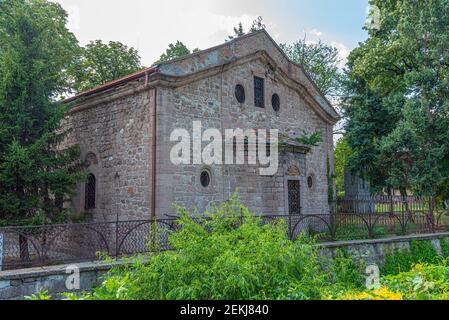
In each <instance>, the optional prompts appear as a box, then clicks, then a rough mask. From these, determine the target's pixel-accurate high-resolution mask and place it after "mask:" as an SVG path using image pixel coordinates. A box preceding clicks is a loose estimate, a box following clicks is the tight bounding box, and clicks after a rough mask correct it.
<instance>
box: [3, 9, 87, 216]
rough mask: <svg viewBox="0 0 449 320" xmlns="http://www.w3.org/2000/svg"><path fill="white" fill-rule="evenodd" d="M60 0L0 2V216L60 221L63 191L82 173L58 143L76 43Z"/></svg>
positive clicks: (74, 151) (74, 152) (74, 150)
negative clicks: (61, 101)
mask: <svg viewBox="0 0 449 320" xmlns="http://www.w3.org/2000/svg"><path fill="white" fill-rule="evenodd" d="M66 19H67V15H66V13H65V11H64V10H63V9H62V8H61V6H60V5H58V4H55V3H51V2H47V1H45V0H4V1H1V2H0V133H1V134H0V221H1V222H2V223H9V224H12V223H20V224H30V223H39V224H42V223H53V222H61V221H65V219H66V214H65V213H67V212H66V211H65V210H64V209H63V201H64V199H65V198H66V197H67V196H69V195H71V194H72V192H73V190H74V187H75V185H76V184H77V183H78V182H79V181H81V180H82V179H83V177H84V175H83V174H82V173H81V172H80V167H79V165H78V160H77V159H78V157H79V150H78V147H76V146H73V147H70V148H63V147H62V145H61V142H62V140H63V139H64V136H65V133H64V132H62V130H61V128H60V123H61V120H62V119H63V117H64V114H65V111H66V106H64V105H63V104H61V103H59V102H57V101H58V100H60V95H61V94H62V93H63V92H66V91H67V89H68V88H67V75H66V73H65V72H66V70H67V69H68V66H69V64H70V63H71V61H72V59H73V54H74V52H76V50H77V48H78V46H77V41H76V39H75V37H74V36H73V34H71V33H70V32H69V31H68V30H67V28H66V26H65V25H66Z"/></svg>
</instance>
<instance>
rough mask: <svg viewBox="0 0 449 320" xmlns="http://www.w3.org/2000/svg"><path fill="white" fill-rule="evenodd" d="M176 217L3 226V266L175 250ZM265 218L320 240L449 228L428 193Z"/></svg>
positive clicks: (448, 219) (292, 235) (0, 261)
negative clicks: (170, 238) (322, 211)
mask: <svg viewBox="0 0 449 320" xmlns="http://www.w3.org/2000/svg"><path fill="white" fill-rule="evenodd" d="M363 208H364V209H363ZM366 208H370V210H365V209H366ZM357 211H362V212H357ZM176 221H177V219H176V217H173V218H170V219H158V220H157V221H154V222H152V221H148V220H144V221H122V222H106V223H86V224H67V225H50V226H37V227H7V228H0V238H3V246H2V248H0V254H1V252H2V250H1V249H3V254H2V256H0V269H3V270H8V269H19V268H26V267H37V266H45V265H54V264H61V263H74V262H82V261H91V260H96V259H97V258H98V257H99V253H103V254H104V255H107V256H110V257H120V256H127V255H134V254H138V253H144V252H148V251H150V250H155V251H164V250H170V246H169V243H168V236H169V234H170V232H172V231H175V230H177V229H178V227H179V226H178V224H177V222H176ZM261 221H262V222H263V223H273V222H276V221H278V222H283V223H285V225H286V226H287V228H288V237H289V239H291V240H295V239H297V238H298V236H299V235H300V234H307V235H309V236H314V237H315V239H316V240H317V241H342V240H357V239H368V238H381V237H387V236H400V235H408V234H422V233H435V232H446V231H449V217H448V215H447V214H446V213H445V212H444V211H443V210H439V209H437V208H436V206H435V203H434V201H433V200H432V199H430V200H429V199H427V200H425V199H422V198H421V199H418V198H408V199H405V198H400V197H398V198H373V197H371V198H369V199H368V198H366V199H359V200H357V201H356V202H354V201H353V202H351V201H343V202H339V203H336V204H335V205H333V206H332V210H331V212H330V213H328V214H309V215H290V216H282V215H273V216H262V217H261Z"/></svg>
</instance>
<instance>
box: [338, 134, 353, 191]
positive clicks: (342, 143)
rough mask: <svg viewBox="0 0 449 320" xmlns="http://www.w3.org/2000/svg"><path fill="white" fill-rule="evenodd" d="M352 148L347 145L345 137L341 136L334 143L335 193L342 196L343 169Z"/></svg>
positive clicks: (343, 189)
mask: <svg viewBox="0 0 449 320" xmlns="http://www.w3.org/2000/svg"><path fill="white" fill-rule="evenodd" d="M352 153H353V151H352V149H351V148H350V147H349V145H348V142H347V141H346V139H345V138H341V139H339V140H338V141H337V143H336V145H335V151H334V154H335V185H336V188H337V195H338V196H339V197H343V196H344V193H345V185H344V181H345V170H346V167H347V166H348V164H349V160H350V159H351V156H352Z"/></svg>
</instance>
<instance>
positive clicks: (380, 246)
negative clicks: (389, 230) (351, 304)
mask: <svg viewBox="0 0 449 320" xmlns="http://www.w3.org/2000/svg"><path fill="white" fill-rule="evenodd" d="M440 240H443V241H446V243H448V244H449V233H438V234H424V235H415V236H405V237H394V238H384V239H373V240H357V241H342V242H329V243H322V244H320V247H322V254H324V255H327V256H329V257H331V256H333V255H334V254H335V251H336V250H338V249H343V248H344V249H346V250H347V251H348V253H349V255H350V256H351V257H352V258H353V259H354V260H356V261H357V260H359V261H360V260H364V261H365V262H366V263H367V264H376V265H378V266H379V267H381V266H383V264H384V263H385V256H386V255H387V253H389V252H394V251H395V250H402V251H404V250H405V251H409V252H410V242H411V241H430V243H431V244H432V246H433V247H434V248H435V250H436V252H437V253H438V254H441V253H442V252H441V244H440Z"/></svg>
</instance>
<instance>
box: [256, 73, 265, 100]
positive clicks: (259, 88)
mask: <svg viewBox="0 0 449 320" xmlns="http://www.w3.org/2000/svg"><path fill="white" fill-rule="evenodd" d="M254 104H255V106H256V107H258V108H265V85H264V79H262V78H259V77H254Z"/></svg>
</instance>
